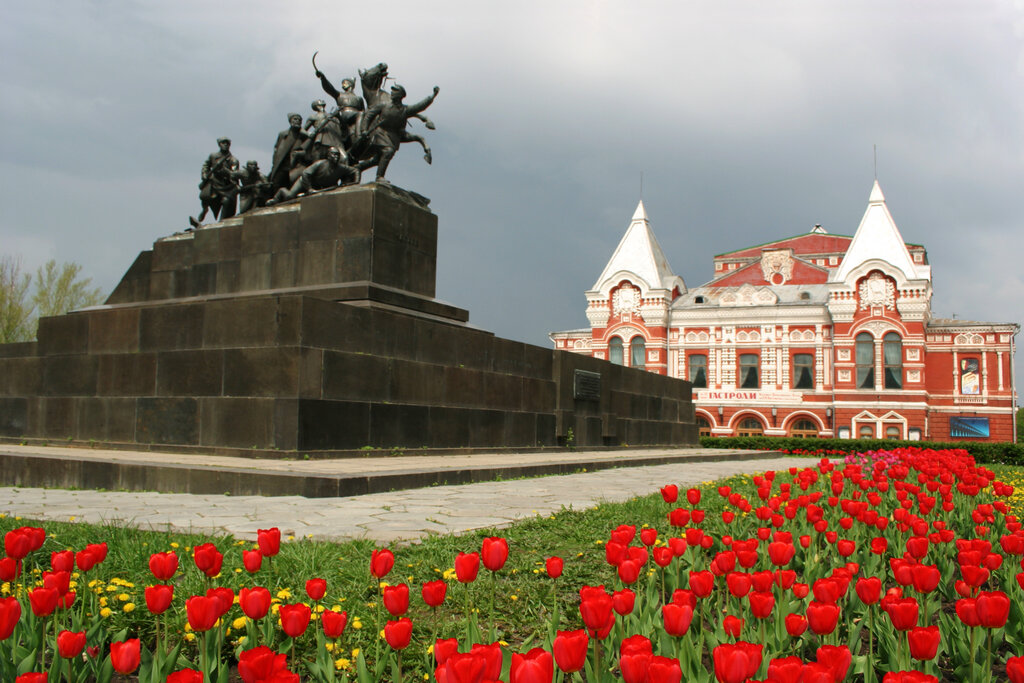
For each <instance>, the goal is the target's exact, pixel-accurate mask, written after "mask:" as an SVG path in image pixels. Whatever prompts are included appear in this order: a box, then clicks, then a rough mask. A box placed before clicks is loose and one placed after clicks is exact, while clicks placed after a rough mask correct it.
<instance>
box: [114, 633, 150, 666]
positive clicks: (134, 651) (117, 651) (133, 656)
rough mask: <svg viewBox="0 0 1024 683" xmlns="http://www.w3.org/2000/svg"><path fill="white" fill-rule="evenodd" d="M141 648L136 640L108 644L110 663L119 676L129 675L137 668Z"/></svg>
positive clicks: (130, 639)
mask: <svg viewBox="0 0 1024 683" xmlns="http://www.w3.org/2000/svg"><path fill="white" fill-rule="evenodd" d="M141 658H142V648H141V645H140V644H139V639H138V638H129V639H128V640H126V641H124V642H120V643H111V644H110V663H111V664H112V665H113V666H114V671H116V672H117V673H119V674H130V673H132V672H133V671H135V670H136V669H137V668H139V661H140V660H141Z"/></svg>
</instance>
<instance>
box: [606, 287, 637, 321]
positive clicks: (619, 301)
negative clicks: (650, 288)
mask: <svg viewBox="0 0 1024 683" xmlns="http://www.w3.org/2000/svg"><path fill="white" fill-rule="evenodd" d="M612 311H613V312H614V313H617V314H618V315H622V314H623V313H639V312H640V290H639V289H637V288H636V287H631V286H629V285H628V284H627V285H622V286H621V287H619V288H618V289H617V290H615V293H614V294H612Z"/></svg>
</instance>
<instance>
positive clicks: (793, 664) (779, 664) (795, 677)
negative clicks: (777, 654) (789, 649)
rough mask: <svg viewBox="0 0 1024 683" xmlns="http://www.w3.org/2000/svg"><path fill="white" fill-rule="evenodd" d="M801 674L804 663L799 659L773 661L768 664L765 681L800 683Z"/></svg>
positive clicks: (789, 658)
mask: <svg viewBox="0 0 1024 683" xmlns="http://www.w3.org/2000/svg"><path fill="white" fill-rule="evenodd" d="M803 672H804V661H803V660H802V659H800V658H799V657H784V658H781V659H773V660H771V661H769V662H768V679H767V680H769V681H773V683H800V681H801V678H800V677H801V675H803ZM830 680H831V679H830Z"/></svg>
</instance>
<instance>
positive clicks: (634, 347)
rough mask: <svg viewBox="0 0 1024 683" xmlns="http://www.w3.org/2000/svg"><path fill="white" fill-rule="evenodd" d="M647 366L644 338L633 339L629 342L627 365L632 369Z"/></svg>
mask: <svg viewBox="0 0 1024 683" xmlns="http://www.w3.org/2000/svg"><path fill="white" fill-rule="evenodd" d="M646 364H647V350H646V347H645V346H644V338H643V337H641V336H639V335H638V336H636V337H633V338H632V339H630V340H629V365H630V367H634V368H643V367H644V366H645V365H646Z"/></svg>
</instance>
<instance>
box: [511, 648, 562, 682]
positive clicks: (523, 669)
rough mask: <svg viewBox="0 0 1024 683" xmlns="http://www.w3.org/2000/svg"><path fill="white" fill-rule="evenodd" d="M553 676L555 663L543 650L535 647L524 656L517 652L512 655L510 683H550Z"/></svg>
mask: <svg viewBox="0 0 1024 683" xmlns="http://www.w3.org/2000/svg"><path fill="white" fill-rule="evenodd" d="M554 675H555V663H554V661H553V660H552V658H551V654H550V653H549V652H548V651H547V650H544V649H543V648H539V647H535V648H533V649H532V650H530V651H529V652H527V653H526V654H525V655H521V654H519V653H518V652H516V653H514V654H513V655H512V668H511V669H510V670H509V676H510V678H509V681H510V683H551V679H552V678H553V677H554Z"/></svg>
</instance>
